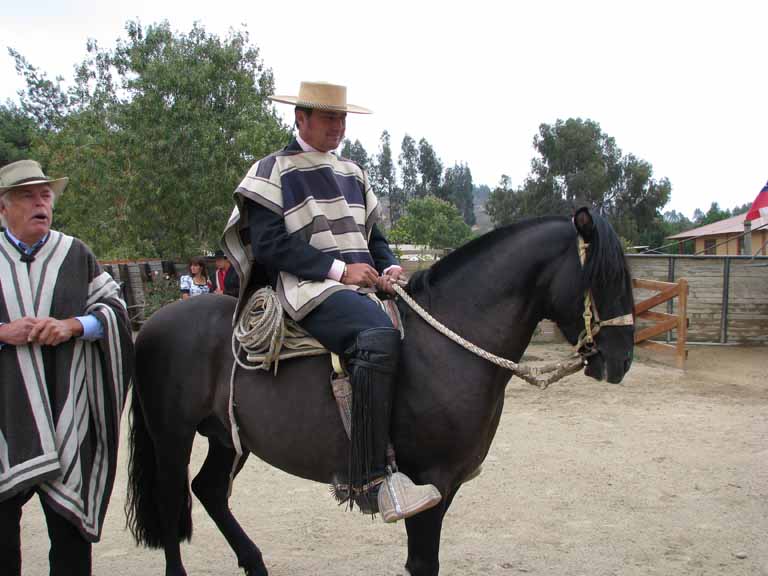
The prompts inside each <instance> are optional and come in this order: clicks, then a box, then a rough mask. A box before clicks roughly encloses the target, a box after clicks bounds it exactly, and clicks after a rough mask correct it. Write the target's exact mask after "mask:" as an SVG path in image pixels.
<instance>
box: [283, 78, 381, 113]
mask: <svg viewBox="0 0 768 576" xmlns="http://www.w3.org/2000/svg"><path fill="white" fill-rule="evenodd" d="M269 99H270V100H272V101H273V102H282V103H284V104H294V105H295V106H301V107H302V108H314V109H317V110H330V111H333V112H351V113H352V114H371V113H372V110H369V109H368V108H363V107H362V106H355V105H354V104H347V87H346V86H339V85H338V84H329V83H328V82H302V83H301V87H300V88H299V95H298V96H270V97H269Z"/></svg>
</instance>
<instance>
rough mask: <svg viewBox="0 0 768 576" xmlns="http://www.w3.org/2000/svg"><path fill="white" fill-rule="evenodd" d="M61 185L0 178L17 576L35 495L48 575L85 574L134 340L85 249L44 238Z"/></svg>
mask: <svg viewBox="0 0 768 576" xmlns="http://www.w3.org/2000/svg"><path fill="white" fill-rule="evenodd" d="M67 182H68V179H67V178H59V179H55V180H54V179H51V178H48V177H47V176H46V175H45V174H44V173H43V171H42V169H41V167H40V165H39V164H38V163H37V162H35V161H33V160H20V161H18V162H14V163H12V164H8V165H7V166H4V167H3V168H0V217H2V223H3V225H4V226H5V230H4V231H3V232H2V233H0V382H2V384H1V385H0V558H2V561H1V563H2V572H3V574H11V575H19V574H21V551H20V546H21V538H20V523H21V515H22V507H23V506H24V504H26V502H27V501H29V499H30V498H31V497H32V496H33V495H34V494H37V495H38V497H39V498H40V503H41V505H42V507H43V511H44V513H45V518H46V524H47V527H48V535H49V538H50V541H51V548H50V553H49V559H50V574H51V575H55V576H58V575H67V576H80V575H82V576H90V574H91V543H92V542H95V541H97V540H98V539H99V537H100V535H101V528H102V525H103V520H104V515H105V513H106V510H107V504H108V502H109V498H110V494H111V492H112V485H113V482H114V478H115V466H116V461H117V445H118V438H119V427H120V415H121V413H122V408H123V403H124V401H125V394H126V389H127V387H128V384H129V381H130V378H131V375H132V372H133V364H132V363H133V342H132V339H131V331H130V325H129V322H128V315H127V313H126V308H125V303H124V302H123V301H122V300H121V299H120V295H119V294H120V288H119V286H118V285H117V284H116V283H115V282H114V280H112V278H111V277H110V276H109V274H107V273H106V272H103V271H102V270H101V268H100V267H99V265H98V263H97V262H96V258H95V257H94V255H93V253H92V252H91V250H90V249H89V248H88V247H87V246H86V245H85V244H83V243H82V242H81V241H80V240H77V239H76V238H73V237H71V236H67V235H65V234H62V233H60V232H57V231H55V230H51V222H52V218H53V207H54V202H55V201H56V199H57V198H58V197H59V196H60V195H61V193H62V192H63V191H64V188H65V187H66V185H67Z"/></svg>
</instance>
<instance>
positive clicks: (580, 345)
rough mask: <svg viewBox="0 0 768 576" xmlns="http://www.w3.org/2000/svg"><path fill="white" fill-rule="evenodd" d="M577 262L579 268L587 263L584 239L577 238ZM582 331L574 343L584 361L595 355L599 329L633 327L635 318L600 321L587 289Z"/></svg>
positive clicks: (615, 318) (586, 246)
mask: <svg viewBox="0 0 768 576" xmlns="http://www.w3.org/2000/svg"><path fill="white" fill-rule="evenodd" d="M578 239H579V262H581V267H582V268H584V263H585V262H586V261H587V249H588V248H589V244H587V243H586V242H584V239H583V238H582V237H581V236H579V237H578ZM583 317H584V330H582V331H581V333H580V334H579V339H578V341H577V342H576V350H577V351H578V353H579V355H580V356H581V357H582V358H584V359H586V358H589V357H590V356H594V355H595V354H597V345H596V344H595V336H596V335H597V333H598V332H600V328H601V327H603V326H633V325H634V323H635V317H634V316H633V315H632V314H631V313H630V314H624V315H623V316H614V317H613V318H608V319H607V320H600V315H599V314H598V312H597V306H596V305H595V299H594V298H593V297H592V289H591V288H587V289H586V290H585V291H584V314H583Z"/></svg>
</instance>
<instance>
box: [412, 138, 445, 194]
mask: <svg viewBox="0 0 768 576" xmlns="http://www.w3.org/2000/svg"><path fill="white" fill-rule="evenodd" d="M418 169H419V173H420V174H421V184H420V185H419V187H418V191H417V195H418V196H421V197H423V196H427V195H428V194H433V195H435V196H436V195H437V194H438V191H439V189H440V181H441V178H442V175H443V164H442V162H440V158H438V157H437V154H435V150H434V148H432V145H431V144H430V143H429V142H427V140H426V138H422V139H421V140H419V160H418Z"/></svg>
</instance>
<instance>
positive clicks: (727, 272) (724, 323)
mask: <svg viewBox="0 0 768 576" xmlns="http://www.w3.org/2000/svg"><path fill="white" fill-rule="evenodd" d="M730 284H731V259H730V258H728V257H727V256H726V257H725V258H723V302H722V304H721V310H720V343H721V344H725V343H727V342H728V296H729V294H728V291H729V289H730Z"/></svg>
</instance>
